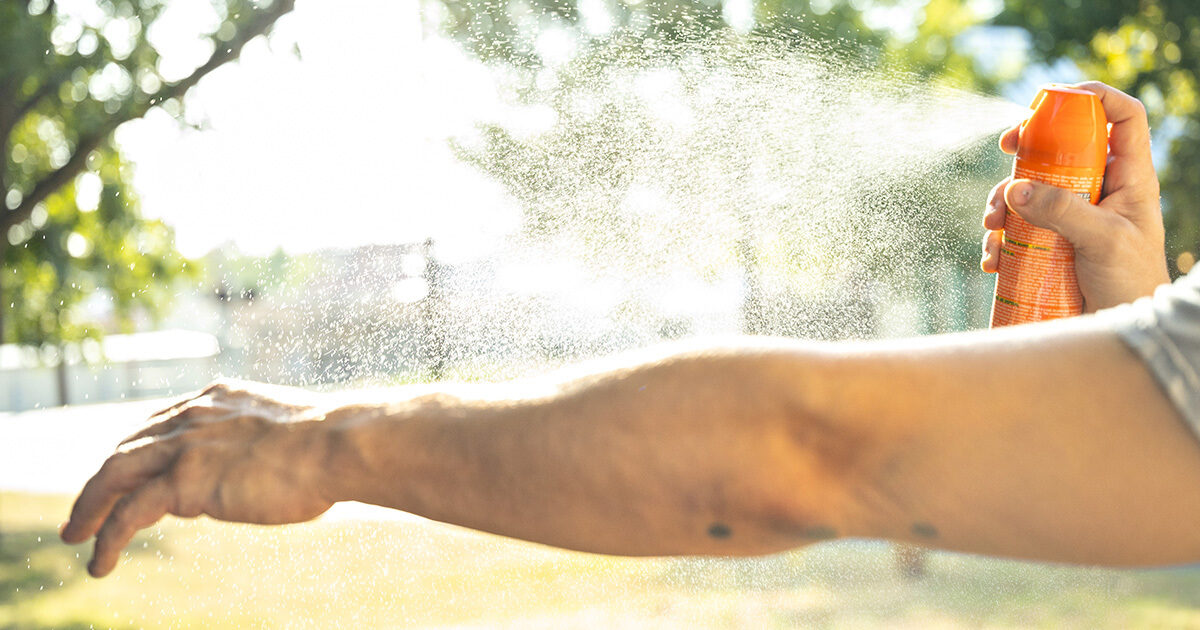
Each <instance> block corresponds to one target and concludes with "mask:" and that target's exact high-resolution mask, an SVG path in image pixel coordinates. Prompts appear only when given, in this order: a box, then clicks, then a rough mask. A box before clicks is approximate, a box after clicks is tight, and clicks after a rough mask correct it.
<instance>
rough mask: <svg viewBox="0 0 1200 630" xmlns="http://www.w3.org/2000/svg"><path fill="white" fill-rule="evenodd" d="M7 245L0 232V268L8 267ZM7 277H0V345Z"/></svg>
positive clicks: (0, 342)
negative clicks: (6, 257) (6, 260)
mask: <svg viewBox="0 0 1200 630" xmlns="http://www.w3.org/2000/svg"><path fill="white" fill-rule="evenodd" d="M0 190H3V188H0ZM7 247H8V234H5V233H0V269H6V268H7V267H8V265H5V264H4V256H5V255H6V254H7V253H8V251H7V249H6V248H7ZM7 277H8V274H4V277H0V345H2V344H3V343H4V333H5V332H6V331H5V330H4V324H5V322H6V321H7V320H6V319H5V315H6V314H7V313H8V304H7V303H5V301H4V300H5V298H4V295H5V294H4V278H7Z"/></svg>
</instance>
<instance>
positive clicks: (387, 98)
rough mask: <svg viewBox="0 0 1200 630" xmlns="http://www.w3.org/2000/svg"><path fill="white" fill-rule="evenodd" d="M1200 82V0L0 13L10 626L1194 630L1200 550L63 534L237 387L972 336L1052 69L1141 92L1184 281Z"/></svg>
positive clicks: (374, 518)
mask: <svg viewBox="0 0 1200 630" xmlns="http://www.w3.org/2000/svg"><path fill="white" fill-rule="evenodd" d="M1198 71H1200V16H1198V15H1197V14H1196V12H1195V10H1194V6H1193V3H1192V2H1190V0H1141V1H1136V2H1135V1H1128V2H1106V3H1086V2H1082V1H1081V0H1066V1H1063V2H1048V1H1047V2H1041V1H1037V0H578V1H576V0H347V1H345V2H337V3H334V2H319V1H317V0H301V1H300V2H295V0H274V1H268V0H260V1H252V0H57V1H56V0H0V156H2V158H3V160H2V161H0V195H2V196H3V205H2V206H0V259H2V260H3V269H2V272H0V627H21V628H35V627H93V626H95V627H177V626H179V627H182V626H187V627H190V626H203V627H213V626H217V627H220V626H222V625H225V626H229V627H242V626H248V627H298V626H318V627H330V626H339V625H349V626H353V627H361V626H364V625H366V626H397V625H410V624H411V625H455V626H464V625H466V626H471V625H480V626H490V625H506V624H514V625H520V626H523V627H524V626H533V627H538V626H545V627H562V626H564V625H570V626H600V627H612V626H622V625H633V626H639V627H641V626H668V627H672V626H689V627H690V626H713V627H760V626H764V625H766V626H780V627H793V626H814V627H861V626H873V625H886V626H898V625H908V626H913V627H934V626H938V627H977V626H980V625H988V626H1003V627H1008V626H1012V627H1026V626H1033V625H1054V626H1059V625H1075V626H1081V627H1099V626H1108V627H1129V626H1131V625H1146V626H1154V627H1167V626H1173V627H1200V595H1197V593H1200V589H1198V588H1197V587H1198V586H1200V572H1196V571H1193V570H1191V569H1187V568H1183V569H1177V570H1171V571H1154V572H1111V571H1101V570H1091V569H1077V568H1064V567H1047V566H1041V565H1036V564H1029V563H1012V562H1003V561H995V560H986V559H978V558H968V557H962V556H956V555H951V554H932V555H929V556H926V555H924V554H921V553H919V552H917V551H915V550H900V551H899V552H898V553H894V552H893V550H891V549H889V548H888V547H886V546H884V545H879V544H875V543H857V542H848V543H833V544H830V545H826V546H822V547H821V548H819V549H817V550H813V551H806V552H800V553H796V554H785V555H784V556H780V557H776V558H770V559H764V560H757V561H738V562H732V561H730V562H726V561H683V560H678V561H665V560H664V561H658V560H655V561H632V560H631V561H626V560H614V559H602V558H594V557H590V556H584V555H580V554H567V553H560V552H554V551H548V550H544V549H541V548H537V547H534V546H529V545H523V544H521V543H514V542H511V541H503V540H500V539H496V538H493V537H488V536H483V535H478V534H468V533H463V532H460V531H458V530H455V529H453V528H446V527H443V526H440V525H435V524H430V523H426V522H423V521H418V520H413V519H404V518H400V519H397V517H395V516H394V515H386V514H382V513H379V512H374V511H370V510H365V509H364V510H359V511H354V510H340V511H338V512H337V513H336V514H333V515H332V516H331V517H329V518H327V519H324V520H322V521H320V522H318V523H314V524H307V525H304V526H300V527H296V528H290V529H287V530H263V529H256V528H243V527H234V526H225V525H215V524H212V523H209V522H206V521H203V520H201V521H198V522H194V523H183V522H177V521H170V522H168V523H167V524H164V525H162V526H161V527H159V528H155V529H154V530H151V533H150V534H149V535H147V536H144V537H143V538H142V539H139V540H143V547H142V550H141V551H140V552H139V553H138V554H136V558H135V560H134V562H132V563H130V564H129V565H127V566H125V567H122V568H119V569H118V572H117V575H116V576H114V577H113V578H110V579H109V580H107V581H105V582H103V583H99V582H95V581H92V580H90V579H87V578H86V577H84V575H83V571H82V564H81V562H82V561H81V560H80V559H79V557H78V556H77V555H76V552H75V550H74V549H69V548H66V547H63V546H61V545H59V544H58V543H57V542H55V539H54V530H53V528H54V526H55V525H57V523H58V522H60V521H61V520H62V518H63V517H64V516H65V510H66V509H67V506H68V505H69V500H70V498H71V496H72V495H73V493H74V492H76V491H77V489H78V487H79V486H80V484H81V483H82V482H83V480H84V479H86V477H87V475H88V474H89V473H90V472H91V471H92V470H93V469H94V467H95V466H96V465H97V464H98V463H99V462H100V461H102V460H103V458H104V456H105V455H106V454H107V452H108V451H109V450H110V449H111V447H112V445H113V444H115V443H116V441H117V440H118V439H119V438H120V437H122V436H123V435H124V434H125V433H126V432H127V431H128V430H129V429H130V428H131V427H133V426H135V425H137V424H138V423H139V422H140V421H141V420H142V419H143V418H144V417H145V416H146V415H147V414H148V413H149V412H150V411H152V410H153V409H154V408H155V407H156V406H161V405H162V401H161V400H160V399H161V398H163V397H167V396H172V395H178V394H181V393H184V392H187V391H191V390H194V389H197V388H199V387H201V386H202V385H203V384H205V383H206V382H208V381H210V380H211V379H213V378H215V377H217V376H234V377H239V378H247V379H254V380H261V381H268V382H274V383H283V384H292V385H301V386H307V387H313V388H318V389H340V388H346V387H357V386H367V385H390V384H405V383H417V382H429V381H437V380H497V379H504V378H509V377H515V376H520V375H524V374H527V373H529V372H531V371H537V370H542V369H546V368H549V367H553V366H556V365H561V364H564V363H568V362H571V361H575V360H579V359H583V358H587V357H593V356H600V355H605V354H609V353H612V352H617V351H621V350H625V349H630V348H636V347H640V346H644V345H648V344H652V343H657V342H660V341H663V340H669V339H677V338H682V337H691V336H700V335H708V334H717V333H731V332H733V333H736V332H741V333H748V334H774V335H785V336H795V337H804V338H816V339H862V338H878V337H897V336H909V335H923V334H932V333H939V332H948V331H953V330H965V329H970V328H980V327H984V326H986V323H987V319H988V312H989V309H990V304H991V291H992V284H991V283H992V279H991V278H990V277H988V276H986V275H985V274H983V273H981V272H980V271H979V268H978V252H979V238H980V237H981V235H982V234H981V228H979V212H980V210H981V208H982V206H983V200H984V198H985V195H986V192H987V191H988V190H989V189H990V188H991V186H992V185H993V184H994V183H995V182H996V181H998V180H999V179H1000V178H1002V177H1003V176H1005V175H1006V174H1007V170H1008V169H1009V168H1010V163H1009V161H1008V159H1007V158H1005V157H1004V156H1002V155H1000V154H999V152H998V151H996V150H994V148H993V147H994V144H995V133H996V132H997V131H999V129H1001V128H1002V127H1003V124H1007V123H1011V122H1015V121H1016V120H1017V118H1012V113H1013V112H1012V109H1010V108H1012V107H1013V106H1011V105H1009V103H1014V102H1015V103H1019V104H1021V105H1024V104H1026V103H1028V102H1029V100H1030V99H1031V98H1032V97H1033V95H1034V94H1035V93H1036V90H1037V87H1038V86H1039V85H1041V84H1043V83H1046V82H1049V81H1058V82H1071V81H1078V80H1085V79H1098V80H1102V81H1105V82H1107V83H1109V84H1111V85H1114V86H1116V87H1118V88H1121V89H1123V90H1126V91H1128V92H1130V93H1132V94H1134V95H1136V96H1138V97H1139V98H1141V99H1142V100H1143V102H1144V103H1145V104H1146V106H1147V108H1148V110H1149V113H1150V118H1151V125H1152V127H1153V129H1154V150H1155V158H1156V162H1157V165H1158V168H1159V172H1160V178H1161V181H1162V184H1163V207H1164V217H1165V219H1166V224H1167V234H1168V243H1167V252H1168V259H1169V266H1170V269H1171V272H1172V274H1173V275H1178V274H1180V273H1185V272H1187V271H1188V270H1189V269H1190V268H1191V266H1192V265H1193V263H1194V261H1195V255H1196V252H1197V251H1200V212H1198V211H1197V209H1196V206H1195V200H1196V199H1200V171H1197V169H1196V168H1195V165H1196V160H1197V158H1198V157H1200V156H1198V155H1197V152H1198V151H1200V102H1198V101H1197V91H1196V90H1197V86H1196V80H1197V72H1198ZM838 95H841V96H838ZM914 104H915V105H914ZM855 105H857V106H861V107H862V109H861V110H854V112H853V116H851V115H850V114H848V113H847V112H848V111H850V109H848V108H851V106H855ZM898 105H903V107H899V106H898ZM851 109H852V108H851ZM1016 109H1018V110H1019V108H1016ZM874 111H881V112H883V113H881V114H878V115H873V114H872V112H874ZM1016 115H1017V116H1018V117H1019V115H1020V112H1019V111H1017V113H1016ZM664 121H665V122H664ZM681 121H682V122H681ZM998 123H999V124H998ZM823 124H827V125H828V126H829V128H828V129H824V130H821V131H819V132H818V131H814V127H820V126H821V125H823ZM938 130H944V131H945V133H946V134H947V137H949V140H947V141H946V142H944V143H942V144H938V145H937V146H931V141H930V138H933V137H935V136H937V135H938ZM862 136H872V137H873V138H874V141H872V142H868V141H867V140H864V139H863V138H862ZM847 143H848V144H847ZM932 144H936V143H932ZM918 149H920V150H918ZM847 156H850V157H847ZM852 158H855V159H852ZM891 162H895V164H890V163H891ZM868 163H871V165H870V168H868V167H867V164H868ZM878 164H883V165H884V166H879V165H878ZM122 401H128V402H122ZM330 537H332V538H333V539H334V540H336V541H338V542H337V544H336V545H335V546H336V547H338V549H337V550H334V551H330V549H329V545H328V544H327V541H328V540H329V539H330ZM401 540H403V541H404V542H403V543H401V542H399V541H401ZM197 541H200V542H197ZM289 546H290V548H292V549H294V550H295V553H285V552H283V551H281V548H283V547H289ZM251 548H252V549H253V551H246V550H247V549H251Z"/></svg>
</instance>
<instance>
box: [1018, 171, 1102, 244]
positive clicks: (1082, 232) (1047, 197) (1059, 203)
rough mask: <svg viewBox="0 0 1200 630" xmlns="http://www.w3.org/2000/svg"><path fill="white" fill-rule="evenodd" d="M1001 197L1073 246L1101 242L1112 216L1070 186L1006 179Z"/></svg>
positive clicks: (1032, 223) (1029, 218) (1022, 216)
mask: <svg viewBox="0 0 1200 630" xmlns="http://www.w3.org/2000/svg"><path fill="white" fill-rule="evenodd" d="M1004 200H1005V202H1007V203H1008V207H1009V208H1011V209H1012V210H1013V212H1016V213H1017V215H1019V216H1020V217H1021V218H1022V219H1025V221H1026V222H1027V223H1029V224H1030V225H1033V226H1034V227H1040V228H1044V229H1047V230H1053V231H1054V232H1057V233H1058V234H1060V235H1062V237H1063V238H1065V239H1067V240H1068V241H1070V242H1071V244H1072V245H1074V246H1075V248H1076V249H1088V248H1092V247H1096V246H1098V245H1101V244H1102V243H1103V239H1104V238H1105V235H1106V234H1110V233H1111V231H1110V230H1111V229H1112V221H1114V220H1115V219H1116V215H1115V214H1113V213H1112V212H1110V211H1108V210H1105V209H1103V208H1099V207H1097V206H1093V205H1092V204H1091V203H1089V202H1088V201H1087V200H1086V199H1084V198H1083V197H1080V196H1079V195H1077V194H1075V193H1074V192H1071V191H1070V190H1067V189H1065V188H1058V187H1055V186H1050V185H1048V184H1042V183H1040V182H1034V181H1030V180H1028V179H1014V180H1013V181H1011V182H1009V184H1008V186H1007V187H1006V188H1005V189H1004Z"/></svg>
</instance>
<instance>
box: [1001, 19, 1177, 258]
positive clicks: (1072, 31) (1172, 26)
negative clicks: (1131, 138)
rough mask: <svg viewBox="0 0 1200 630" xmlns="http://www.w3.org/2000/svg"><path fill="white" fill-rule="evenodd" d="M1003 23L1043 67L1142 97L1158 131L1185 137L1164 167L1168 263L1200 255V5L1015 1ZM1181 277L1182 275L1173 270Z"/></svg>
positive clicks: (1173, 142)
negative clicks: (1023, 36)
mask: <svg viewBox="0 0 1200 630" xmlns="http://www.w3.org/2000/svg"><path fill="white" fill-rule="evenodd" d="M996 21H997V23H1000V24H1008V25H1015V26H1020V27H1023V28H1025V29H1027V30H1028V31H1029V33H1030V35H1031V37H1032V40H1033V44H1034V49H1035V51H1036V54H1037V57H1038V58H1039V59H1040V60H1043V61H1048V62H1052V61H1056V60H1058V59H1070V60H1072V61H1074V62H1075V63H1076V64H1078V65H1079V67H1080V69H1081V70H1083V72H1084V74H1085V75H1087V76H1088V77H1089V78H1093V79H1097V80H1100V81H1104V82H1105V83H1109V84H1111V85H1113V86H1116V87H1118V88H1120V89H1122V90H1125V91H1127V92H1129V93H1131V94H1133V95H1135V96H1138V97H1139V98H1141V99H1142V101H1143V102H1144V103H1145V104H1146V109H1147V113H1148V114H1149V115H1150V121H1151V125H1152V126H1157V125H1160V124H1163V123H1166V122H1168V121H1171V122H1172V123H1173V124H1174V125H1177V126H1178V129H1179V132H1178V134H1177V135H1175V136H1174V137H1173V138H1172V139H1171V146H1170V149H1169V158H1168V162H1167V164H1166V165H1165V168H1162V167H1163V165H1159V166H1160V169H1159V173H1160V179H1161V181H1162V186H1163V197H1164V201H1165V206H1166V215H1165V217H1164V218H1165V220H1166V224H1167V257H1168V258H1169V259H1170V260H1172V261H1174V260H1175V259H1176V257H1177V256H1179V255H1180V254H1182V253H1184V252H1191V253H1193V254H1195V253H1196V252H1198V251H1200V208H1197V202H1196V200H1197V199H1200V171H1198V170H1197V168H1196V167H1197V165H1198V164H1200V96H1198V94H1197V91H1198V89H1200V87H1198V82H1200V13H1197V11H1196V3H1195V1H1194V0H1141V1H1140V2H1130V1H1126V2H1113V3H1103V2H1099V3H1097V2H1082V1H1081V0H1069V1H1067V2H1040V1H1038V0H1008V2H1007V7H1006V9H1005V11H1004V12H1003V13H1001V14H1000V15H999V16H998V17H997V20H996ZM1172 271H1173V272H1178V271H1179V269H1177V268H1175V267H1174V266H1173V268H1172Z"/></svg>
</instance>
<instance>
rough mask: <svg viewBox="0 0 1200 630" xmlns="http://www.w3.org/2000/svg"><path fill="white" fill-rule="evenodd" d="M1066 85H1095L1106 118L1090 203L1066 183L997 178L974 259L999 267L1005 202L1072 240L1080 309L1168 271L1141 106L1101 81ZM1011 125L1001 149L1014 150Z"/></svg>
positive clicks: (1101, 304)
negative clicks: (1099, 185)
mask: <svg viewBox="0 0 1200 630" xmlns="http://www.w3.org/2000/svg"><path fill="white" fill-rule="evenodd" d="M1073 87H1077V88H1081V89H1084V90H1088V91H1090V92H1095V93H1096V95H1098V96H1099V97H1100V100H1101V102H1102V103H1103V104H1104V113H1105V114H1106V115H1107V116H1108V121H1109V122H1110V123H1112V129H1111V131H1110V132H1109V137H1108V145H1109V148H1108V166H1107V167H1106V170H1105V173H1104V190H1103V192H1102V194H1101V197H1102V198H1101V201H1100V204H1099V205H1098V206H1093V205H1092V204H1090V203H1088V202H1087V201H1086V200H1084V199H1082V198H1080V197H1078V196H1076V195H1075V194H1073V193H1071V192H1070V191H1068V190H1064V189H1061V188H1055V187H1053V186H1048V185H1046V184H1041V183H1038V182H1032V181H1029V180H1025V179H1019V180H1013V179H1012V178H1011V177H1010V178H1006V179H1004V180H1003V181H1001V182H1000V183H999V184H997V185H996V187H995V188H993V189H992V193H991V196H990V198H989V200H988V207H987V209H986V210H984V214H983V227H984V228H986V229H987V233H986V234H985V235H984V239H983V261H982V264H981V266H982V267H983V270H984V271H986V272H988V273H995V272H996V270H997V269H998V267H999V264H1000V240H1001V236H1002V234H1001V230H1003V229H1004V218H1005V215H1006V212H1007V210H1009V209H1011V210H1013V211H1014V212H1016V213H1017V214H1018V215H1020V217H1021V218H1022V219H1025V221H1027V222H1029V223H1030V224H1031V225H1034V226H1036V227H1040V228H1046V229H1049V230H1054V231H1055V232H1058V233H1059V234H1061V235H1062V236H1063V237H1064V238H1066V239H1067V240H1068V241H1070V242H1071V244H1072V245H1074V246H1075V275H1076V277H1077V278H1078V281H1079V290H1080V291H1081V292H1082V293H1083V301H1084V311H1085V312H1088V313H1091V312H1095V311H1098V310H1100V309H1104V308H1108V307H1110V306H1116V305H1118V304H1124V303H1126V302H1131V301H1133V300H1135V299H1137V298H1139V297H1142V296H1146V295H1150V294H1151V293H1153V292H1154V288H1155V287H1157V286H1158V285H1160V284H1163V283H1165V282H1169V281H1170V278H1169V277H1168V276H1167V262H1166V253H1165V251H1164V248H1163V241H1164V237H1163V222H1162V210H1161V209H1160V207H1159V197H1158V192H1159V191H1158V177H1157V175H1156V174H1155V172H1154V163H1153V162H1152V160H1151V157H1150V126H1149V124H1148V123H1147V121H1146V109H1145V107H1143V106H1142V103H1141V102H1140V101H1138V100H1137V99H1135V98H1133V97H1132V96H1129V95H1128V94H1125V93H1124V92H1121V91H1119V90H1116V89H1114V88H1111V87H1109V86H1107V85H1104V84H1103V83H1097V82H1089V83H1081V84H1079V85H1076V86H1073ZM1018 129H1019V128H1018V127H1013V128H1012V129H1009V130H1008V131H1006V132H1004V133H1003V134H1001V136H1000V149H1001V150H1002V151H1004V152H1005V153H1008V154H1010V155H1012V154H1015V153H1016V151H1017V134H1018Z"/></svg>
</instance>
